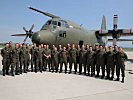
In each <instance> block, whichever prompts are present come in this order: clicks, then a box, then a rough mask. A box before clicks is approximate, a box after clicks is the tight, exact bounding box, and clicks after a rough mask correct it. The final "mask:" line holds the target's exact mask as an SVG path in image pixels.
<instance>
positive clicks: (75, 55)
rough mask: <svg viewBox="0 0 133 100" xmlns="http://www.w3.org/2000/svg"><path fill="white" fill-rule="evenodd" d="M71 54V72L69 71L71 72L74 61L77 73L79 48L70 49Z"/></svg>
mask: <svg viewBox="0 0 133 100" xmlns="http://www.w3.org/2000/svg"><path fill="white" fill-rule="evenodd" d="M69 55H70V72H69V73H71V70H72V63H74V69H75V74H76V72H77V63H76V57H77V49H76V48H73V49H70V51H69Z"/></svg>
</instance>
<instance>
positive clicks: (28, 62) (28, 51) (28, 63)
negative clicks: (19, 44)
mask: <svg viewBox="0 0 133 100" xmlns="http://www.w3.org/2000/svg"><path fill="white" fill-rule="evenodd" d="M26 49H27V52H26V53H27V54H26V55H27V57H26V58H27V69H26V71H29V65H30V49H29V47H26Z"/></svg>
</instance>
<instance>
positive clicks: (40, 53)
mask: <svg viewBox="0 0 133 100" xmlns="http://www.w3.org/2000/svg"><path fill="white" fill-rule="evenodd" d="M43 52H44V51H43V49H42V48H41V45H39V46H38V48H37V49H36V50H35V58H36V59H35V64H36V65H35V66H36V67H35V72H37V71H38V69H39V71H40V72H42V63H43V62H42V59H43Z"/></svg>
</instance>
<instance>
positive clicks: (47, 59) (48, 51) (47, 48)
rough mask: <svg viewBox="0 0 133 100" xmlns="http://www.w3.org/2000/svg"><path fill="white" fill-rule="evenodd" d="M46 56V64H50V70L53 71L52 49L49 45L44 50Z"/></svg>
mask: <svg viewBox="0 0 133 100" xmlns="http://www.w3.org/2000/svg"><path fill="white" fill-rule="evenodd" d="M44 56H45V58H46V59H45V60H46V66H45V67H47V64H48V68H49V72H51V50H50V49H49V45H47V46H46V50H44ZM45 69H46V68H45Z"/></svg>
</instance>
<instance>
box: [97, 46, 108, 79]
mask: <svg viewBox="0 0 133 100" xmlns="http://www.w3.org/2000/svg"><path fill="white" fill-rule="evenodd" d="M95 57H96V71H97V75H96V77H99V73H100V67H101V69H102V76H101V79H103V78H104V76H105V58H106V53H105V51H104V50H103V46H102V45H100V46H99V51H98V52H96V56H95Z"/></svg>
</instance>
